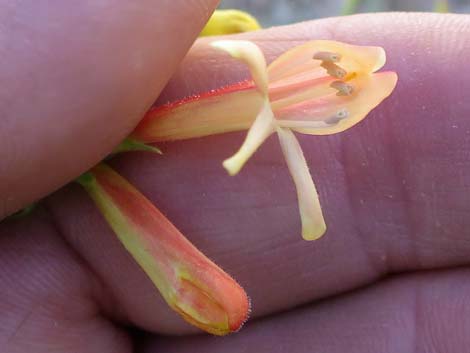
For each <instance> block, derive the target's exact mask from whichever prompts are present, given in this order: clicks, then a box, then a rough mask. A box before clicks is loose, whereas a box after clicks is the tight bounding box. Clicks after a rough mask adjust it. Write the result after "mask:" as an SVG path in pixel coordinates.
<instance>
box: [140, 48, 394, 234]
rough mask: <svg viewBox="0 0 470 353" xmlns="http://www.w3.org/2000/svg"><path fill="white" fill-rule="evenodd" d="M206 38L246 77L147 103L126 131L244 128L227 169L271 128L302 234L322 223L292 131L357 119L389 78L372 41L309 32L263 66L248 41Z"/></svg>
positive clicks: (182, 134)
mask: <svg viewBox="0 0 470 353" xmlns="http://www.w3.org/2000/svg"><path fill="white" fill-rule="evenodd" d="M212 46H213V47H215V48H217V49H220V50H223V51H225V52H227V53H229V54H230V55H231V56H232V57H234V58H236V59H238V60H241V61H243V62H245V63H246V64H247V65H248V67H249V69H250V72H251V76H252V78H253V80H252V81H250V80H249V81H244V82H241V83H237V84H235V85H230V86H227V87H223V88H221V89H219V90H215V91H211V92H207V93H204V94H200V95H195V96H192V97H188V98H186V99H183V100H180V101H176V102H171V103H168V104H166V105H164V106H161V107H156V108H154V109H152V110H151V111H150V112H149V113H148V114H147V115H146V116H145V117H144V119H143V120H142V121H141V123H140V124H139V125H138V126H137V128H136V129H135V130H134V132H133V133H132V134H131V138H133V139H135V140H137V141H142V142H145V143H149V142H150V143H153V142H158V141H164V140H179V139H186V138H191V137H200V136H207V135H211V134H216V133H223V132H229V131H238V130H243V129H249V130H248V134H247V136H246V139H245V141H244V142H243V144H242V146H241V148H240V149H239V150H238V152H237V153H235V155H233V156H232V157H231V158H229V159H227V160H225V161H224V163H223V165H224V167H225V168H226V169H227V171H228V172H229V173H230V174H231V175H235V174H237V173H238V172H239V170H240V169H241V168H242V167H243V165H244V164H245V163H246V161H247V160H248V159H249V158H250V156H251V155H252V154H253V153H254V152H255V151H256V150H257V148H258V147H259V146H260V145H261V144H262V143H263V142H264V141H265V140H266V138H267V137H269V136H270V135H271V134H273V133H277V135H278V138H279V141H280V143H281V147H282V150H283V153H284V156H285V158H286V161H287V165H288V168H289V171H290V173H291V175H292V178H293V180H294V183H295V186H296V189H297V198H298V203H299V210H300V216H301V223H302V236H303V237H304V239H307V240H313V239H317V238H319V237H320V236H321V235H323V233H324V232H325V231H326V225H325V221H324V218H323V214H322V210H321V207H320V202H319V199H318V194H317V192H316V189H315V185H314V183H313V181H312V178H311V176H310V172H309V169H308V166H307V163H306V161H305V157H304V155H303V153H302V149H301V147H300V145H299V143H298V141H297V139H296V137H295V135H294V133H293V132H299V133H304V134H310V135H328V134H335V133H339V132H342V131H344V130H346V129H349V128H350V127H352V126H354V125H355V124H357V123H358V122H360V121H361V120H362V119H364V117H365V116H366V115H367V114H368V113H369V112H370V111H371V110H372V109H373V108H374V107H376V106H377V105H378V104H379V103H380V102H381V101H382V100H383V99H385V98H386V97H387V96H389V95H390V94H391V93H392V91H393V89H394V88H395V85H396V83H397V75H396V73H395V72H389V71H386V72H379V73H378V72H376V71H377V70H379V69H380V68H381V67H382V66H383V65H384V64H385V52H384V50H383V49H382V48H380V47H372V46H355V45H349V44H345V43H341V42H336V41H325V40H316V41H311V42H308V43H305V44H303V45H300V46H297V47H294V48H293V49H291V50H288V51H287V52H285V53H284V54H282V55H281V56H280V57H279V58H277V59H276V60H275V61H273V62H272V63H271V64H270V65H269V66H268V67H267V66H266V62H265V58H264V56H263V54H262V52H261V50H260V49H259V48H258V47H257V46H256V45H255V44H254V43H252V42H249V41H241V40H222V41H216V42H213V43H212Z"/></svg>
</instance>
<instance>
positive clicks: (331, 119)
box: [325, 108, 349, 125]
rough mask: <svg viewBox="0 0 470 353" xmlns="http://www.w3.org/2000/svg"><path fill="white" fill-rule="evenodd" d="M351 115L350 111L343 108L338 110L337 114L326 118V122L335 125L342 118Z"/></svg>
mask: <svg viewBox="0 0 470 353" xmlns="http://www.w3.org/2000/svg"><path fill="white" fill-rule="evenodd" d="M348 116H349V111H348V110H347V109H346V108H342V109H340V110H338V111H337V112H336V114H335V115H333V116H331V117H329V118H328V119H326V120H325V123H326V124H328V125H335V124H337V123H339V122H340V121H341V120H343V119H346V118H347V117H348Z"/></svg>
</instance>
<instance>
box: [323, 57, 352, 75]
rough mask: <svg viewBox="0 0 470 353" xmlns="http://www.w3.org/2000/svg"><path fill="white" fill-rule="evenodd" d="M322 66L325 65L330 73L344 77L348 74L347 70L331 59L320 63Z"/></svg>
mask: <svg viewBox="0 0 470 353" xmlns="http://www.w3.org/2000/svg"><path fill="white" fill-rule="evenodd" d="M320 66H321V67H323V68H324V69H325V70H326V72H327V73H328V75H330V76H333V77H336V78H339V79H342V78H344V77H345V76H346V74H347V72H346V70H345V69H343V68H341V67H339V66H338V65H336V64H335V63H332V62H331V61H323V62H322V63H321V64H320Z"/></svg>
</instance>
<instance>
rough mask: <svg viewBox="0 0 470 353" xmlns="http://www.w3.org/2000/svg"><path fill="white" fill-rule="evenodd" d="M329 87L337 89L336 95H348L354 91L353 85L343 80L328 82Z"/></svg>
mask: <svg viewBox="0 0 470 353" xmlns="http://www.w3.org/2000/svg"><path fill="white" fill-rule="evenodd" d="M330 87H331V88H334V89H336V90H338V92H337V93H336V95H337V96H350V95H351V94H352V93H353V92H354V86H352V85H350V84H347V83H345V82H343V81H334V82H332V83H331V84H330Z"/></svg>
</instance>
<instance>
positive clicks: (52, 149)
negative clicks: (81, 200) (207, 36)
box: [0, 0, 217, 219]
mask: <svg viewBox="0 0 470 353" xmlns="http://www.w3.org/2000/svg"><path fill="white" fill-rule="evenodd" d="M216 3H217V1H215V0H206V1H158V0H145V1H139V2H129V1H122V0H105V1H99V2H96V1H74V2H70V1H61V0H55V1H49V2H48V3H47V4H44V3H42V2H38V1H34V0H29V1H23V2H21V3H19V2H11V1H1V2H0V8H2V11H1V13H2V15H1V17H2V29H1V33H2V37H0V38H2V39H1V41H2V48H3V50H2V66H1V69H0V78H1V82H2V88H1V89H0V113H1V115H2V119H1V122H0V141H2V152H1V155H0V157H1V160H2V162H1V164H0V180H1V183H0V195H1V196H0V219H1V218H2V216H5V215H7V214H9V213H11V212H13V211H14V210H17V209H18V208H19V207H22V206H25V205H26V204H27V203H30V202H32V201H33V200H36V199H38V198H40V197H42V196H44V195H45V194H47V193H50V192H51V191H53V190H55V189H57V188H58V187H60V186H61V185H63V184H65V183H66V182H68V181H70V180H71V179H72V178H74V177H76V176H77V175H79V174H80V173H82V172H83V171H85V170H86V169H87V168H89V167H90V166H92V165H93V164H95V163H96V162H97V161H99V160H100V159H102V158H103V157H104V156H105V155H106V154H107V153H109V152H110V151H111V149H112V148H113V147H114V146H115V145H116V144H117V143H119V142H120V140H121V139H123V138H124V137H125V136H126V135H127V134H128V133H129V131H130V130H131V129H132V128H133V126H134V125H135V124H136V123H137V121H138V120H139V119H140V118H141V117H142V115H143V114H144V112H145V111H146V110H147V109H148V107H149V105H150V104H151V103H152V101H153V100H154V99H155V97H157V96H158V93H159V92H160V91H161V89H162V88H163V86H164V85H165V83H166V81H167V80H168V78H169V77H170V75H171V73H172V72H173V71H174V69H175V67H176V65H177V64H178V62H179V61H180V59H181V58H182V57H183V56H184V54H185V52H186V51H187V49H188V48H189V46H190V45H191V43H192V42H193V40H194V39H195V37H196V36H197V34H198V32H199V31H200V29H201V28H202V26H203V25H204V23H205V21H206V19H207V17H208V16H209V15H210V13H211V11H212V9H213V8H214V7H215V5H216ZM32 176H34V177H32Z"/></svg>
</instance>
